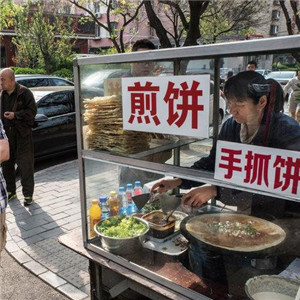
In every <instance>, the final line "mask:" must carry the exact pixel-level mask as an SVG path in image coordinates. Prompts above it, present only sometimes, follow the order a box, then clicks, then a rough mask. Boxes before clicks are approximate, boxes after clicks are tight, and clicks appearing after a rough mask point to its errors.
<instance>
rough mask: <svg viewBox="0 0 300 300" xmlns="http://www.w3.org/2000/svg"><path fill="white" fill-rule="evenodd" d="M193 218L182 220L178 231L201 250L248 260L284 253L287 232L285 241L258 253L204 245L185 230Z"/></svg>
mask: <svg viewBox="0 0 300 300" xmlns="http://www.w3.org/2000/svg"><path fill="white" fill-rule="evenodd" d="M205 214H207V213H205ZM208 214H214V215H217V214H220V213H213V212H212V213H208ZM221 214H222V213H221ZM194 217H195V216H190V217H187V218H185V219H184V220H182V222H181V224H180V231H181V233H182V235H183V236H184V237H185V238H186V239H187V240H188V241H190V243H192V244H194V245H197V246H199V247H201V248H202V249H203V248H205V249H207V250H208V251H214V252H217V253H220V254H225V255H241V256H244V257H249V258H266V257H269V256H274V255H279V254H282V253H284V252H286V249H285V247H284V244H285V242H286V240H287V239H288V232H286V237H285V240H284V241H282V242H281V243H280V244H278V245H276V246H271V247H269V248H266V249H262V250H258V251H239V250H236V249H232V250H230V249H226V248H222V247H221V246H215V245H211V244H208V243H205V242H204V241H202V240H200V239H198V238H196V237H195V236H194V235H192V234H191V233H190V232H189V231H188V230H187V228H186V224H187V223H188V222H189V220H190V219H192V218H194Z"/></svg>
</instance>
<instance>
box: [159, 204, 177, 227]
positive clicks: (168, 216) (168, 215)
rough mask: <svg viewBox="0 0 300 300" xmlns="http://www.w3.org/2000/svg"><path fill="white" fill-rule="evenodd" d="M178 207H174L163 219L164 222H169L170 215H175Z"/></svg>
mask: <svg viewBox="0 0 300 300" xmlns="http://www.w3.org/2000/svg"><path fill="white" fill-rule="evenodd" d="M176 208H177V207H176ZM176 208H174V209H172V210H171V211H170V212H169V213H168V214H167V215H166V216H165V217H164V218H163V219H162V222H163V223H168V222H169V219H170V217H171V216H172V215H173V212H174V211H175V210H176Z"/></svg>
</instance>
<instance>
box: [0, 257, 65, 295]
mask: <svg viewBox="0 0 300 300" xmlns="http://www.w3.org/2000/svg"><path fill="white" fill-rule="evenodd" d="M0 299H1V300H18V299H22V300H67V299H69V298H67V297H66V296H63V294H61V293H60V292H58V291H56V290H55V289H54V288H53V287H51V286H50V285H48V284H46V283H45V282H44V281H42V280H41V279H40V278H39V277H37V276H35V275H33V274H32V273H30V272H29V271H28V270H27V269H25V268H23V267H22V266H21V265H20V264H19V263H18V262H17V261H16V260H15V259H14V258H12V257H11V256H10V255H9V254H8V253H7V251H3V253H2V254H1V268H0Z"/></svg>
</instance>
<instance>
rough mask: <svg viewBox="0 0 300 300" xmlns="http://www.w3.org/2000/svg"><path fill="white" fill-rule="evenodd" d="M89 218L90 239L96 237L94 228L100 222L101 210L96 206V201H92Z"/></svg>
mask: <svg viewBox="0 0 300 300" xmlns="http://www.w3.org/2000/svg"><path fill="white" fill-rule="evenodd" d="M89 216H90V237H91V238H93V237H95V236H96V232H95V230H94V226H95V224H97V223H98V222H99V221H100V220H101V208H100V207H99V205H98V200H97V199H93V200H92V205H91V207H90V209H89Z"/></svg>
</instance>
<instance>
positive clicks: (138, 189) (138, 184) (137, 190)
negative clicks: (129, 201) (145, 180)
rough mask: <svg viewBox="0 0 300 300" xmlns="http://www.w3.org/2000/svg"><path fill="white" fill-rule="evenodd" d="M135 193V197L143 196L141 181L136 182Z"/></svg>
mask: <svg viewBox="0 0 300 300" xmlns="http://www.w3.org/2000/svg"><path fill="white" fill-rule="evenodd" d="M133 193H134V195H135V196H137V195H141V194H143V188H142V185H141V182H140V181H135V183H134V189H133Z"/></svg>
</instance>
